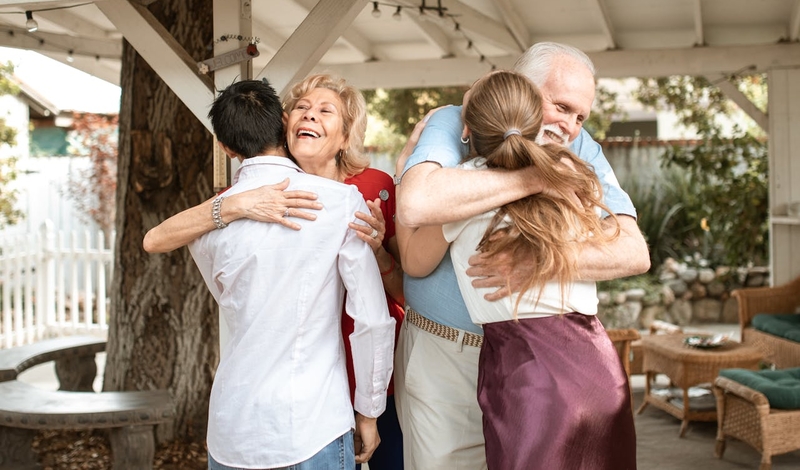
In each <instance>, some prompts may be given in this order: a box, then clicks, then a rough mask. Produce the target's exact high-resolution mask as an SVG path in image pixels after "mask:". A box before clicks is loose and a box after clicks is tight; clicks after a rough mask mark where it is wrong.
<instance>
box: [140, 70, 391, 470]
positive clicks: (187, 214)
mask: <svg viewBox="0 0 800 470" xmlns="http://www.w3.org/2000/svg"><path fill="white" fill-rule="evenodd" d="M283 122H284V127H285V131H286V144H287V148H288V150H289V153H290V155H291V157H292V158H293V159H294V160H295V161H296V162H297V164H298V166H300V168H301V169H302V170H303V171H305V172H306V173H309V174H313V175H317V176H321V177H325V178H329V179H332V180H336V181H340V182H342V183H345V184H353V185H355V186H356V187H358V189H359V191H360V192H361V194H362V195H363V196H364V199H365V200H366V203H367V207H369V209H370V213H369V214H365V213H361V212H357V213H356V214H354V220H353V222H351V223H350V228H351V229H352V230H355V231H356V232H357V234H358V237H359V238H361V239H362V240H364V241H365V242H366V243H368V244H369V245H370V246H371V247H372V249H373V252H374V253H375V259H376V262H377V264H378V268H379V270H380V273H381V278H382V280H383V286H384V290H385V292H386V300H387V303H388V307H389V313H390V314H391V315H392V317H393V318H395V320H396V328H397V331H396V333H397V332H399V328H400V324H401V322H402V319H403V315H404V312H403V271H402V268H401V266H400V263H399V260H400V256H399V250H398V247H397V240H396V238H395V227H394V212H395V195H394V182H393V180H392V177H391V176H389V175H388V174H386V173H384V172H382V171H379V170H376V169H372V168H369V158H368V156H367V155H366V154H365V153H364V136H365V134H366V128H367V113H366V103H365V101H364V97H363V95H362V94H361V92H359V91H358V90H357V89H356V88H354V87H352V86H350V85H349V84H347V82H346V81H345V80H344V79H341V78H338V77H334V76H331V75H326V74H320V75H311V76H309V77H307V78H306V79H304V80H303V81H301V82H299V83H297V84H296V85H294V87H292V89H291V91H290V92H289V95H288V96H287V97H286V99H285V100H284V115H283ZM289 185H290V182H289V181H288V180H286V181H284V182H282V183H281V184H278V185H270V186H263V187H261V188H258V189H254V190H250V191H245V192H242V193H239V194H235V195H232V196H230V197H225V193H224V192H223V193H221V194H220V195H218V196H215V197H213V198H211V199H209V200H208V201H206V202H204V203H202V204H200V205H198V206H195V207H192V208H190V209H187V210H185V211H183V212H181V213H179V214H176V215H174V216H172V217H170V218H169V219H167V220H165V221H164V222H162V223H161V224H159V225H158V226H156V227H154V228H152V229H151V230H150V231H148V232H147V234H146V235H145V238H144V242H143V245H144V249H145V250H146V251H148V252H150V253H163V252H167V251H171V250H174V249H176V248H179V247H181V246H184V245H186V244H187V243H189V242H191V241H192V240H194V239H195V238H197V237H199V236H200V235H202V234H204V233H206V232H209V231H211V230H215V229H224V227H225V226H227V224H230V223H232V222H234V221H236V220H238V219H241V218H247V219H252V220H257V221H262V222H271V223H280V224H281V225H284V226H286V227H287V228H290V229H294V230H299V229H300V225H299V224H297V223H296V222H294V221H292V219H293V218H295V219H306V220H314V218H315V215H314V214H313V212H309V210H318V209H322V207H323V205H324V203H325V201H319V202H318V201H316V195H315V194H313V193H308V192H305V191H292V190H287V188H289ZM215 200H217V204H216V206H215V205H214V201H215ZM212 211H213V216H212ZM355 219H360V220H361V221H362V222H365V223H366V225H365V224H363V223H357V220H355ZM305 230H313V225H311V226H308V227H306V228H305ZM265 243H269V240H265ZM344 313H346V312H344ZM353 329H354V325H353V320H352V319H351V318H350V317H349V316H347V315H342V333H343V338H344V342H345V354H346V355H347V364H348V377H349V378H350V381H351V383H350V389H351V398H354V397H353V395H352V394H353V393H354V390H355V383H354V378H353V377H354V375H353V363H352V354H351V352H350V344H349V336H350V334H351V333H352V332H353ZM392 388H393V384H390V386H389V395H390V396H389V397H388V400H387V406H386V411H385V412H384V413H383V415H381V417H380V418H378V432H379V433H380V436H381V444H380V445H379V446H378V448H377V449H376V451H375V453H374V454H373V455H372V458H371V460H370V464H369V466H370V469H371V470H380V469H402V468H403V456H402V435H401V433H400V426H399V423H398V421H397V414H396V411H395V407H394V398H393V396H391V395H392V391H393V390H392ZM359 448H360V446H359V442H356V443H355V449H356V461H357V462H359V463H362V462H364V461H365V460H364V458H363V456H361V458H359V457H360V456H359V453H360V452H359Z"/></svg>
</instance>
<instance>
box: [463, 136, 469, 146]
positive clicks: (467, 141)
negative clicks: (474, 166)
mask: <svg viewBox="0 0 800 470" xmlns="http://www.w3.org/2000/svg"><path fill="white" fill-rule="evenodd" d="M461 143H462V144H464V145H467V144H468V143H469V136H467V137H461Z"/></svg>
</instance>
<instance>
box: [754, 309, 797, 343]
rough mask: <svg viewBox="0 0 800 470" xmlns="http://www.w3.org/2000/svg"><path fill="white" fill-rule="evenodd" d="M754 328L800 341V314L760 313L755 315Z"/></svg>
mask: <svg viewBox="0 0 800 470" xmlns="http://www.w3.org/2000/svg"><path fill="white" fill-rule="evenodd" d="M753 328H755V329H757V330H759V331H763V332H764V333H769V334H772V335H775V336H780V337H781V338H786V339H790V340H792V341H797V342H800V315H798V314H796V313H759V314H758V315H756V316H754V317H753Z"/></svg>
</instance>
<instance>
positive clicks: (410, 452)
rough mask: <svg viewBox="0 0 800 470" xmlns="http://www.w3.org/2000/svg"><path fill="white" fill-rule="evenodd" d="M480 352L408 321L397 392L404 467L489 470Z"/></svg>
mask: <svg viewBox="0 0 800 470" xmlns="http://www.w3.org/2000/svg"><path fill="white" fill-rule="evenodd" d="M461 337H463V335H462V336H461ZM479 354H480V349H479V348H476V347H472V346H467V345H462V344H460V343H455V342H453V341H448V340H446V339H444V338H440V337H438V336H436V335H433V334H431V333H428V332H426V331H424V330H422V329H420V328H419V327H417V326H416V325H413V324H411V323H410V322H408V321H405V322H403V326H402V328H401V331H400V339H399V341H398V343H397V350H396V352H395V369H394V387H395V390H394V395H395V402H396V404H397V415H398V417H399V419H400V427H401V428H402V431H403V459H404V462H405V470H485V469H486V454H485V451H484V441H483V422H482V414H481V410H480V408H479V407H478V399H477V387H478V385H477V384H478V356H479Z"/></svg>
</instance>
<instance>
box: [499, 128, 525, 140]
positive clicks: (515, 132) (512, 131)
mask: <svg viewBox="0 0 800 470" xmlns="http://www.w3.org/2000/svg"><path fill="white" fill-rule="evenodd" d="M510 135H522V132H520V131H519V129H509V130H507V131H506V133H505V134H503V140H506V139H508V136H510Z"/></svg>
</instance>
